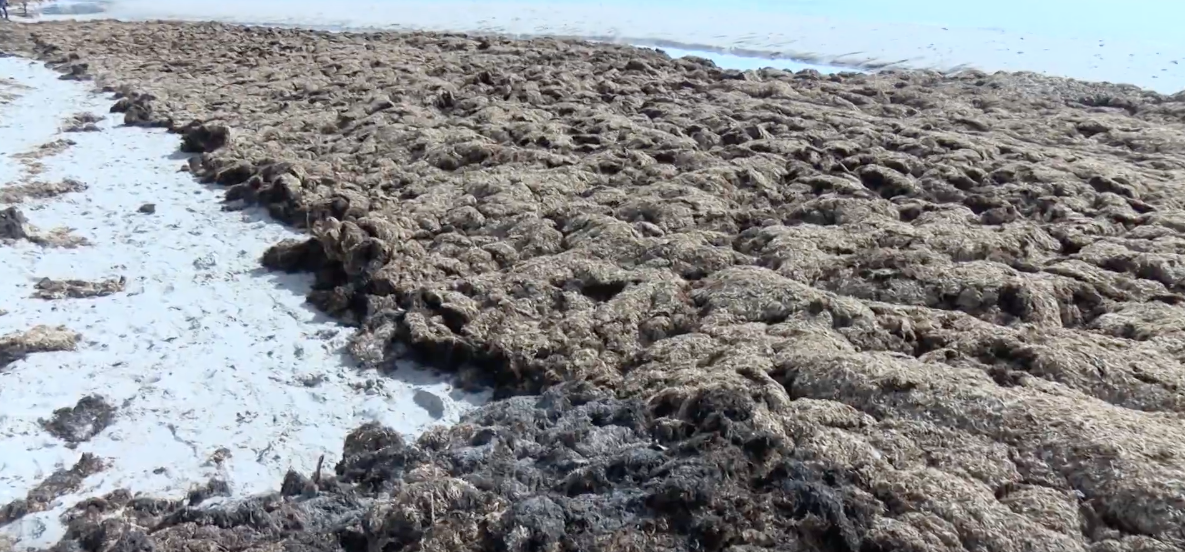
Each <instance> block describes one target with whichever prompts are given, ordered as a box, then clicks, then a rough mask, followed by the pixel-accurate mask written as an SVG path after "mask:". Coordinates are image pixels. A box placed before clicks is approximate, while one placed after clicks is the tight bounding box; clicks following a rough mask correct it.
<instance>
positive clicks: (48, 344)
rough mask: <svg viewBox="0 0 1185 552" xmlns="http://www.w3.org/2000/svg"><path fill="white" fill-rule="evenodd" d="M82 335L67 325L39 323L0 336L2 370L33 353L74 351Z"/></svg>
mask: <svg viewBox="0 0 1185 552" xmlns="http://www.w3.org/2000/svg"><path fill="white" fill-rule="evenodd" d="M80 339H82V335H81V334H79V333H78V332H75V331H73V330H70V329H68V328H66V327H65V326H46V325H37V326H34V327H32V328H30V329H28V330H26V331H23V332H12V333H9V334H5V335H3V336H0V370H3V369H4V368H7V367H8V365H9V364H12V363H13V362H16V361H18V360H21V359H23V358H25V357H26V356H28V355H29V354H31V353H45V352H51V351H73V350H74V348H75V347H77V346H78V341H79V340H80Z"/></svg>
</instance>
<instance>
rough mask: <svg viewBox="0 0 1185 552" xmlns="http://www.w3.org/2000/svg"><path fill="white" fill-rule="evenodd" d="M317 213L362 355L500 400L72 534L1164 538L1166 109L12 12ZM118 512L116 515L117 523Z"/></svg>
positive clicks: (1184, 447) (541, 52)
mask: <svg viewBox="0 0 1185 552" xmlns="http://www.w3.org/2000/svg"><path fill="white" fill-rule="evenodd" d="M0 47H3V48H5V49H8V50H12V51H19V52H24V53H27V54H30V55H35V56H38V57H40V58H41V59H44V60H46V61H48V62H50V64H51V65H52V66H54V67H56V68H58V69H59V70H61V71H62V72H64V73H66V74H67V75H69V76H70V78H77V79H87V78H91V77H92V76H94V75H98V76H101V77H102V79H103V80H104V81H106V82H118V83H121V85H120V86H118V87H112V88H110V91H113V92H116V95H117V97H118V103H116V105H115V106H113V108H112V110H113V111H114V112H120V113H123V114H124V120H125V123H127V124H129V125H139V126H156V127H165V128H169V129H170V130H172V131H174V132H176V133H178V134H179V135H180V136H181V138H182V142H183V149H184V151H186V152H192V153H197V154H199V155H198V156H196V157H194V158H193V159H192V160H191V161H190V163H189V164H188V165H187V170H190V171H191V172H193V173H194V175H195V176H197V177H198V178H201V179H203V180H206V181H210V182H216V183H218V184H221V185H224V186H226V187H227V193H226V197H227V199H228V200H234V201H239V200H245V201H247V202H254V203H258V204H261V205H263V206H265V207H267V208H268V210H269V211H270V212H271V213H272V214H273V215H274V216H276V217H277V218H280V219H281V220H284V221H286V222H288V223H291V224H294V225H297V226H301V227H303V228H306V229H307V230H308V231H309V233H310V238H309V239H307V240H294V241H288V242H284V243H281V244H277V246H276V247H274V248H272V250H270V251H269V252H268V253H267V255H265V257H264V259H263V262H264V264H265V265H267V266H269V267H271V268H274V269H280V270H307V271H312V272H314V273H315V274H316V276H317V285H316V287H315V290H314V291H313V293H312V294H311V295H310V297H309V299H310V301H311V302H312V303H314V304H316V305H317V306H318V307H320V308H321V309H323V310H325V311H327V312H329V313H332V314H334V315H337V316H339V317H340V318H342V319H344V320H346V321H349V322H352V323H354V324H356V325H357V326H358V327H359V331H358V333H357V335H356V336H355V338H354V341H353V343H352V346H351V351H352V352H353V354H354V355H355V356H356V357H357V358H358V359H359V360H361V361H363V363H365V364H366V365H368V366H378V367H383V366H385V365H386V364H387V363H389V362H390V361H391V360H393V359H394V358H395V357H397V356H399V355H403V354H415V355H418V356H419V357H420V358H421V359H423V360H426V361H429V362H432V363H434V364H436V365H438V366H441V367H446V368H452V369H456V370H458V372H459V374H460V375H461V376H462V377H463V378H465V379H466V380H467V381H470V382H473V383H474V384H477V383H482V382H488V383H492V384H493V385H495V386H496V387H497V389H498V390H499V391H500V396H502V397H511V396H512V395H516V394H524V393H528V394H534V393H540V392H542V395H538V396H517V397H511V398H505V399H504V400H502V401H497V402H494V403H492V404H491V405H489V406H487V407H484V408H481V409H478V410H477V411H475V412H474V413H472V414H470V415H469V416H467V417H466V419H465V421H464V422H463V423H461V424H459V425H457V426H455V427H452V428H448V429H441V430H438V431H435V432H432V433H430V434H428V435H425V436H423V437H422V438H421V439H419V441H418V442H417V443H414V444H409V443H405V442H404V441H403V439H402V437H401V436H399V435H397V434H395V433H394V432H391V431H390V430H386V429H384V428H381V427H375V426H365V427H362V428H359V429H358V430H357V431H355V432H354V433H353V434H351V435H350V436H349V437H348V438H347V440H346V443H345V445H344V451H343V452H344V455H343V456H344V457H343V460H342V461H341V462H340V463H338V465H337V468H336V472H335V474H334V475H333V476H322V475H321V472H320V470H318V472H316V473H315V474H313V475H312V477H311V478H308V477H305V476H303V475H300V474H289V477H288V478H286V480H285V481H284V482H283V484H282V487H281V488H282V491H283V492H282V493H281V494H278V495H268V496H260V497H254V498H251V499H248V500H244V501H237V502H233V503H231V504H229V505H222V506H209V507H190V506H188V505H186V504H182V503H176V502H168V501H154V500H150V499H132V498H130V495H129V494H127V493H126V492H125V493H122V494H120V493H116V494H115V495H112V496H111V497H107V498H103V499H95V500H93V501H89V502H87V503H85V504H84V505H82V506H80V507H79V508H76V509H75V511H73V512H72V513H71V514H70V517H71V531H70V534H69V535H68V536H67V538H66V539H65V540H63V542H62V543H61V544H59V548H61V549H62V550H76V549H78V548H79V547H81V548H82V549H85V550H119V551H123V550H125V549H126V550H133V549H134V550H141V549H148V548H152V549H157V550H189V549H194V548H202V549H207V548H209V549H214V548H218V549H235V550H238V549H248V548H250V549H268V550H273V549H276V550H278V549H281V548H283V549H293V548H300V549H309V550H313V549H315V550H347V551H350V552H353V551H362V550H388V551H394V550H515V551H517V550H659V549H661V550H667V549H670V550H732V551H737V552H740V551H749V550H767V549H768V550H837V551H838V550H843V551H856V550H860V551H889V550H894V551H896V550H917V551H922V550H927V551H929V550H934V551H938V550H982V551H1011V550H1021V549H1025V550H1092V551H1117V552H1118V551H1136V550H1140V551H1144V550H1166V551H1167V550H1179V549H1181V548H1183V547H1185V534H1183V533H1182V531H1181V527H1183V526H1185V483H1183V482H1185V423H1182V422H1183V416H1182V413H1183V412H1185V395H1183V391H1182V389H1183V388H1182V385H1183V384H1185V369H1183V368H1182V364H1181V363H1182V351H1185V340H1183V339H1182V336H1183V334H1182V331H1183V329H1185V306H1183V304H1185V295H1183V294H1182V291H1185V290H1183V289H1182V286H1183V284H1182V282H1183V281H1185V268H1182V267H1185V264H1182V262H1181V260H1182V259H1181V255H1182V251H1183V248H1182V246H1183V244H1185V241H1183V240H1182V236H1183V234H1182V232H1183V230H1185V222H1183V221H1185V215H1183V213H1185V210H1183V209H1182V207H1183V205H1182V202H1185V194H1182V193H1181V183H1182V182H1185V97H1182V95H1177V96H1162V95H1159V94H1155V93H1151V92H1146V91H1142V90H1139V89H1136V88H1134V87H1127V86H1117V85H1110V84H1092V83H1083V82H1077V81H1072V80H1066V79H1058V78H1050V77H1043V76H1038V75H1033V74H1025V73H1017V74H1003V73H1001V74H995V75H987V74H983V73H978V72H965V73H962V74H958V75H953V76H943V75H938V74H935V73H928V72H890V73H884V74H878V75H856V74H840V75H832V76H824V75H820V74H818V73H815V72H811V71H804V72H800V73H787V72H784V71H778V70H770V69H766V70H762V71H744V72H742V71H731V70H724V69H720V68H717V67H715V66H714V65H713V64H712V63H711V62H710V61H707V60H703V59H696V58H683V59H678V60H672V59H669V58H668V57H667V56H665V55H664V54H662V53H659V52H655V51H651V50H644V49H635V48H628V47H621V46H613V45H599V44H588V43H581V42H576V41H564V40H552V39H536V40H530V41H521V40H512V39H508V38H499V37H475V36H464V35H455V34H431V33H413V34H396V33H324V32H314V31H302V30H292V29H269V28H247V27H235V26H228V25H221V24H209V23H206V24H179V23H135V24H129V23H117V22H86V23H65V22H63V23H49V24H41V25H30V26H22V28H20V29H16V30H14V31H13V32H12V33H11V34H10V35H8V36H6V37H0ZM116 512H122V514H123V515H121V516H114V517H112V515H111V514H113V513H116Z"/></svg>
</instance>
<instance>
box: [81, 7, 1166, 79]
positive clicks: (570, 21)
mask: <svg viewBox="0 0 1185 552" xmlns="http://www.w3.org/2000/svg"><path fill="white" fill-rule="evenodd" d="M109 1H110V4H106V3H104V2H96V1H93V0H87V1H81V2H79V1H77V0H75V1H73V2H72V4H79V3H82V4H89V5H91V6H94V7H100V6H101V7H103V9H105V10H107V13H106V14H104V15H103V16H105V17H115V18H119V19H128V20H137V19H156V18H167V19H185V20H211V19H212V20H219V21H227V22H238V23H255V24H284V25H301V26H315V27H321V28H337V29H346V28H396V29H397V28H403V29H432V30H453V31H469V32H473V31H480V32H498V33H508V34H519V35H538V34H551V35H562V36H577V37H584V38H593V39H598V40H613V41H619V42H626V43H632V44H645V45H658V46H664V47H671V48H680V49H684V50H698V51H710V52H717V53H733V54H744V55H754V56H764V57H767V58H768V57H770V56H775V57H795V58H799V59H800V60H802V61H814V62H816V63H825V62H830V63H834V62H843V63H846V64H852V65H855V66H865V67H868V66H877V65H881V64H899V65H901V66H908V67H926V68H934V69H940V70H948V69H954V68H959V67H963V66H972V67H977V68H980V69H984V70H988V71H994V70H1029V71H1037V72H1042V73H1048V74H1053V75H1062V76H1070V77H1075V78H1080V79H1086V80H1105V81H1112V82H1124V83H1131V84H1137V85H1139V86H1143V87H1145V88H1150V89H1154V90H1157V91H1160V92H1165V93H1175V92H1177V91H1180V90H1182V89H1185V40H1180V39H1179V38H1178V36H1179V35H1180V32H1179V30H1178V29H1177V28H1176V26H1179V25H1180V21H1181V20H1182V17H1185V4H1181V3H1179V2H1166V1H1155V0H1130V1H1129V2H1126V3H1124V4H1122V5H1117V4H1114V3H1112V2H1103V1H1102V0H1076V1H1071V0H1041V1H1039V2H1032V1H1028V0H1000V1H997V2H990V3H983V2H978V3H977V2H971V3H967V2H964V3H952V2H949V1H942V0H908V1H905V0H903V1H901V2H885V1H883V0H829V1H827V2H822V1H804V0H792V1H776V2H757V1H754V0H749V1H746V2H741V3H736V2H727V1H724V0H720V1H719V2H715V3H712V2H670V1H668V2H665V5H664V2H662V1H657V2H625V1H623V0H609V1H606V0H587V1H579V2H578V1H572V0H550V1H547V0H534V1H531V0H518V1H494V0H344V1H340V2H324V1H320V0H109ZM68 3H69V2H68ZM674 6H679V7H674Z"/></svg>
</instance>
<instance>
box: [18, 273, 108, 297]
mask: <svg viewBox="0 0 1185 552" xmlns="http://www.w3.org/2000/svg"><path fill="white" fill-rule="evenodd" d="M125 286H127V279H126V278H124V277H123V276H119V277H113V278H104V279H102V280H97V281H93V282H91V281H87V280H54V279H52V278H42V279H40V280H38V281H37V284H36V291H34V292H33V296H34V297H37V298H39V299H66V298H71V299H85V298H88V297H105V296H107V295H111V294H113V293H119V292H121V291H123V290H124V287H125Z"/></svg>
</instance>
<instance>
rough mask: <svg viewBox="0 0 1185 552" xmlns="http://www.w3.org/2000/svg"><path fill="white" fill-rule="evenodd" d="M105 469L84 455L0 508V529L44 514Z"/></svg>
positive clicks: (97, 461) (93, 456) (98, 461)
mask: <svg viewBox="0 0 1185 552" xmlns="http://www.w3.org/2000/svg"><path fill="white" fill-rule="evenodd" d="M105 468H106V466H105V465H104V463H103V460H101V459H100V458H98V457H97V456H95V455H93V454H91V453H89V452H85V453H83V454H82V457H81V458H79V459H78V462H77V463H75V464H74V466H72V467H71V468H70V469H59V470H57V471H55V472H53V473H52V474H50V476H49V477H47V478H46V479H45V480H44V481H42V482H41V483H39V484H38V485H37V486H36V487H34V488H33V490H31V491H29V492H28V494H27V495H26V496H25V498H23V499H17V500H14V501H12V502H9V503H8V504H5V505H3V506H0V526H4V525H7V524H9V523H12V522H14V521H16V520H19V519H21V518H22V517H25V516H26V515H28V514H34V513H37V512H43V511H45V510H47V509H48V508H49V507H50V505H52V504H53V502H54V501H55V500H57V499H58V498H59V497H62V496H64V495H67V494H70V493H72V492H74V491H77V490H78V489H79V488H80V487H82V481H83V480H84V479H86V478H87V477H90V476H92V475H94V474H96V473H99V472H101V471H103V470H104V469H105Z"/></svg>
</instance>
